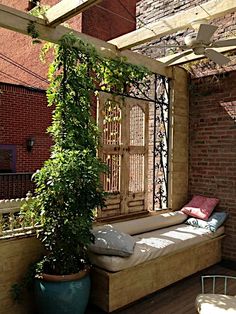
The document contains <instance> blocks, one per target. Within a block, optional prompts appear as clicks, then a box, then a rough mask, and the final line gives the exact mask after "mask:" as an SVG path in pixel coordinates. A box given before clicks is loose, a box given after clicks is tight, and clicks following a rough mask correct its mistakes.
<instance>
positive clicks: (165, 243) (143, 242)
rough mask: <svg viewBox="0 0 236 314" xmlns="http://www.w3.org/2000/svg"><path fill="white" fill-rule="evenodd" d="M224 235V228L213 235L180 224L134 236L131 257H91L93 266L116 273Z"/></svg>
mask: <svg viewBox="0 0 236 314" xmlns="http://www.w3.org/2000/svg"><path fill="white" fill-rule="evenodd" d="M223 233H224V227H220V228H219V229H218V230H217V232H214V233H212V232H211V231H210V230H207V229H201V228H194V227H192V226H189V225H186V224H180V225H177V226H171V227H168V228H164V229H159V230H155V231H150V232H146V233H143V234H139V235H136V236H134V239H135V240H136V245H135V248H134V253H133V254H132V255H131V256H129V257H119V256H107V255H98V254H94V253H92V252H90V253H89V257H90V261H91V263H92V264H94V265H96V266H98V267H100V268H103V269H105V270H108V271H111V272H116V271H120V270H122V269H126V268H129V267H132V266H135V265H138V264H141V263H144V262H146V261H150V260H153V259H155V258H157V257H160V256H163V255H166V254H169V253H174V252H175V251H178V250H180V249H183V248H187V247H188V246H192V245H195V244H198V243H202V242H204V241H206V240H209V239H211V238H214V237H217V236H220V235H221V234H223Z"/></svg>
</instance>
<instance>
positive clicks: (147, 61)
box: [0, 4, 172, 78]
mask: <svg viewBox="0 0 236 314" xmlns="http://www.w3.org/2000/svg"><path fill="white" fill-rule="evenodd" d="M30 21H34V22H35V27H36V29H37V31H38V33H39V38H40V39H42V40H46V41H49V42H53V43H58V41H59V39H60V38H61V37H62V36H63V35H65V34H67V33H71V32H73V33H74V34H75V36H77V37H78V38H80V39H81V40H83V41H85V42H88V43H90V44H91V45H93V46H94V47H95V48H96V50H97V52H98V53H99V54H100V55H102V56H103V57H107V58H110V59H115V58H117V57H123V58H125V59H126V60H127V62H130V63H132V64H135V65H142V66H146V67H147V68H148V69H149V70H150V71H152V72H153V73H158V74H161V75H164V76H167V77H170V78H171V77H172V71H171V69H170V68H168V67H166V66H165V65H164V64H162V63H161V62H159V61H156V60H153V59H151V58H149V57H146V56H142V55H141V54H138V53H134V52H132V51H128V52H126V51H124V52H120V51H119V50H117V48H116V46H114V45H112V44H109V43H107V42H105V41H103V40H100V39H97V38H94V37H92V36H89V35H86V34H83V33H80V32H77V31H75V30H71V29H70V28H67V27H65V26H62V25H58V26H56V27H50V26H47V25H46V21H45V20H44V19H42V18H37V17H34V16H31V15H28V14H26V13H25V12H22V11H19V10H17V9H14V8H10V7H8V6H5V5H3V4H0V27H3V28H6V29H9V30H12V31H15V32H18V33H21V34H24V35H28V32H27V26H28V24H29V22H30Z"/></svg>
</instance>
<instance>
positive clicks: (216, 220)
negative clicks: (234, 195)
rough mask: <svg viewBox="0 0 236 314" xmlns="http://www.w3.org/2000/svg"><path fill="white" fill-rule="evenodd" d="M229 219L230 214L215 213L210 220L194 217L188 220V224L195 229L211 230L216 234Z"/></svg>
mask: <svg viewBox="0 0 236 314" xmlns="http://www.w3.org/2000/svg"><path fill="white" fill-rule="evenodd" d="M227 217H228V214H227V213H225V212H215V213H214V214H212V215H211V216H210V218H209V219H208V220H202V219H197V218H193V217H192V218H189V219H187V221H186V224H188V225H191V226H193V227H197V228H204V229H209V230H210V231H212V232H216V230H217V229H218V228H219V227H220V226H221V225H222V224H223V223H224V222H225V220H226V218H227Z"/></svg>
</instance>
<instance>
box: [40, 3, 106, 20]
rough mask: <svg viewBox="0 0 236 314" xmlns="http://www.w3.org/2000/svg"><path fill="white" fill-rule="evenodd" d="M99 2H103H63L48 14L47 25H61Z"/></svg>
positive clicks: (46, 15) (52, 8)
mask: <svg viewBox="0 0 236 314" xmlns="http://www.w3.org/2000/svg"><path fill="white" fill-rule="evenodd" d="M98 2H101V0H70V1H68V0H62V1H60V2H58V3H57V4H56V5H54V6H53V7H51V8H50V9H49V10H48V11H47V12H46V14H45V18H46V21H47V24H48V25H50V26H52V25H53V26H55V25H59V24H61V23H62V22H64V21H66V20H68V19H70V18H71V17H73V16H75V15H76V14H78V13H80V12H83V11H85V10H86V9H88V8H89V7H91V6H92V5H94V4H96V3H98Z"/></svg>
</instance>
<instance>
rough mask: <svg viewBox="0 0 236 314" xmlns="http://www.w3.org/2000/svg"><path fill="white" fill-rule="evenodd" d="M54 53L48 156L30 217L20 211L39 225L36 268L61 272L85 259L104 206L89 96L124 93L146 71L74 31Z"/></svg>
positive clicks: (82, 263)
mask: <svg viewBox="0 0 236 314" xmlns="http://www.w3.org/2000/svg"><path fill="white" fill-rule="evenodd" d="M49 48H50V46H48V45H47V46H46V47H45V48H44V51H43V55H44V54H45V53H46V52H47V51H48V50H49ZM54 54H55V58H54V61H53V62H52V63H51V64H50V66H49V72H48V78H49V81H50V86H49V88H48V90H47V99H48V104H49V106H54V110H53V116H52V125H51V126H50V127H49V129H48V132H49V133H50V135H51V136H52V139H53V142H54V144H53V146H52V152H51V157H50V158H49V160H47V161H46V162H45V164H44V166H43V168H42V169H41V170H39V171H38V172H36V174H35V175H34V180H35V183H36V199H35V201H33V203H31V205H30V206H29V207H28V210H29V211H30V212H33V215H32V213H31V214H29V213H28V215H26V213H25V215H26V216H28V217H32V216H33V217H34V219H36V220H40V221H41V223H42V230H41V231H40V233H39V238H40V240H41V241H42V243H43V244H44V247H45V249H46V255H45V257H44V258H43V261H41V263H40V270H41V271H43V272H47V273H50V274H59V275H62V274H63V275H65V274H70V273H75V272H78V271H79V270H80V269H83V268H84V266H85V265H86V264H87V263H88V256H87V248H88V245H89V244H90V243H91V242H92V241H93V235H92V233H91V229H92V223H93V221H94V211H95V210H96V208H99V207H103V206H104V196H105V193H104V191H103V188H102V186H101V182H100V175H101V173H103V172H105V171H106V166H105V165H104V164H103V162H102V161H101V160H100V159H99V158H98V157H97V149H98V146H99V136H100V134H99V130H98V127H97V124H96V122H95V121H94V118H93V117H92V115H91V103H92V99H94V96H95V95H96V91H97V89H102V90H106V91H108V92H113V93H119V94H120V93H124V92H125V91H126V90H127V88H129V87H130V86H131V85H132V84H133V83H134V82H136V81H142V80H145V79H146V78H147V77H148V75H149V73H148V71H147V70H146V69H145V68H142V67H138V66H134V65H131V64H128V63H126V62H125V60H124V59H120V58H117V59H115V60H109V59H105V58H102V57H101V56H100V55H98V53H97V52H96V50H95V48H94V47H92V46H91V45H89V44H87V43H85V42H83V41H81V40H80V39H78V38H77V37H75V36H74V35H73V34H67V35H65V36H63V38H62V39H61V40H60V42H59V45H56V46H55V47H54ZM110 105H111V102H109V106H110ZM36 216H37V217H36Z"/></svg>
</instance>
